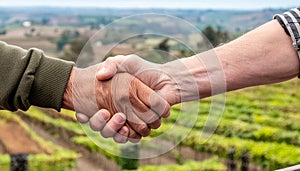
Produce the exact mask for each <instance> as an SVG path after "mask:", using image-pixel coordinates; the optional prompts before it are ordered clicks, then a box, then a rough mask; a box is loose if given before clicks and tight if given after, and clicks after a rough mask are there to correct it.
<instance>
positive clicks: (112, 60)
mask: <svg viewBox="0 0 300 171" xmlns="http://www.w3.org/2000/svg"><path fill="white" fill-rule="evenodd" d="M122 59H123V57H122V55H119V56H115V57H109V58H107V59H106V61H105V62H103V63H102V66H101V69H100V70H99V71H98V72H97V74H96V78H97V80H98V81H102V80H107V79H110V78H112V77H113V76H114V75H116V73H117V71H118V65H119V64H120V63H121V62H122Z"/></svg>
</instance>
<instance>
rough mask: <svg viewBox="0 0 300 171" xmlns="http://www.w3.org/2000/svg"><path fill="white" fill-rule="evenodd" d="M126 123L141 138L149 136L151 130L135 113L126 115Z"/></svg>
mask: <svg viewBox="0 0 300 171" xmlns="http://www.w3.org/2000/svg"><path fill="white" fill-rule="evenodd" d="M132 110H134V109H132ZM127 123H128V124H129V125H130V127H131V128H132V129H133V130H134V131H135V132H137V133H138V134H140V135H141V136H143V137H146V136H148V135H149V134H150V131H151V130H150V128H149V127H148V125H147V124H146V123H145V122H144V121H143V120H141V119H140V118H139V117H138V116H137V115H136V114H135V113H127ZM129 137H132V136H129Z"/></svg>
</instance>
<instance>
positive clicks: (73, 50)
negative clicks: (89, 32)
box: [62, 39, 94, 62]
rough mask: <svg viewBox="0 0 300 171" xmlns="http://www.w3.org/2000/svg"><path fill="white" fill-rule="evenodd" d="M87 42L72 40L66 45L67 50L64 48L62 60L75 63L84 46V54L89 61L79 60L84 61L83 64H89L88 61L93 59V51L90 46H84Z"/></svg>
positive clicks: (85, 40)
mask: <svg viewBox="0 0 300 171" xmlns="http://www.w3.org/2000/svg"><path fill="white" fill-rule="evenodd" d="M87 41H88V39H74V40H72V41H71V42H70V43H69V44H68V45H69V46H68V47H67V48H64V55H63V57H62V58H63V59H65V60H68V61H74V62H75V61H77V58H78V56H79V54H80V53H81V51H82V49H83V47H84V46H86V47H85V48H86V49H85V52H86V53H88V58H89V59H81V60H86V61H84V62H91V61H88V60H92V57H93V54H94V53H93V49H92V46H91V45H90V44H86V43H87Z"/></svg>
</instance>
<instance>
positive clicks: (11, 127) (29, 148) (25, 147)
mask: <svg viewBox="0 0 300 171" xmlns="http://www.w3.org/2000/svg"><path fill="white" fill-rule="evenodd" d="M0 139H1V141H2V142H1V144H3V146H4V148H5V151H7V152H8V153H10V154H18V153H28V154H40V153H46V152H45V151H44V150H43V149H42V148H41V147H40V145H39V144H38V143H37V142H35V141H34V140H32V138H31V136H30V134H29V133H28V132H26V131H25V130H24V128H22V126H20V125H19V124H18V123H16V122H3V121H1V120H0Z"/></svg>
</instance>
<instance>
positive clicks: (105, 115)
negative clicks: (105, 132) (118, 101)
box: [89, 109, 111, 131]
mask: <svg viewBox="0 0 300 171" xmlns="http://www.w3.org/2000/svg"><path fill="white" fill-rule="evenodd" d="M110 116H111V115H110V113H109V111H108V110H106V109H101V110H99V111H98V112H97V113H96V114H94V115H93V116H92V117H91V118H90V120H89V123H90V127H91V128H92V130H94V131H101V130H102V129H103V127H104V126H105V125H106V124H107V122H109V118H110Z"/></svg>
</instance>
